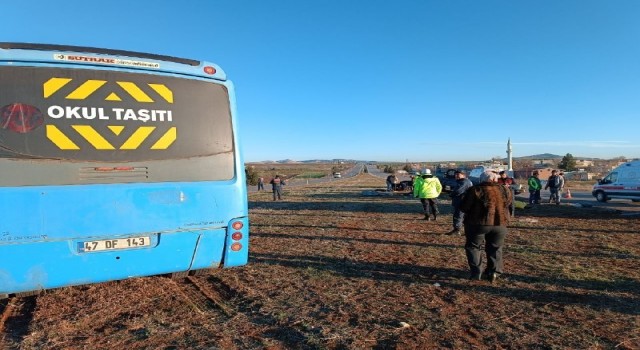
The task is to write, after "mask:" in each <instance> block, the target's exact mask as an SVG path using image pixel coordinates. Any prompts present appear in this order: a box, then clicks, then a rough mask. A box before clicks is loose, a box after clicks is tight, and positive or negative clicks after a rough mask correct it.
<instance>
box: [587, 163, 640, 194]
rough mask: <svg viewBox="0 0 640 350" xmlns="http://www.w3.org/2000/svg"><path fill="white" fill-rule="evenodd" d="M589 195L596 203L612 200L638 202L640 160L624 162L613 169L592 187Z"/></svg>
mask: <svg viewBox="0 0 640 350" xmlns="http://www.w3.org/2000/svg"><path fill="white" fill-rule="evenodd" d="M591 194H592V195H593V196H594V197H596V200H598V202H606V201H608V200H609V199H612V198H619V199H631V200H632V201H634V202H640V160H634V161H631V162H626V163H624V164H621V165H620V166H618V167H617V168H615V169H613V170H612V171H611V172H610V173H609V174H607V176H605V177H604V178H603V179H601V180H598V183H596V184H595V185H593V190H592V191H591Z"/></svg>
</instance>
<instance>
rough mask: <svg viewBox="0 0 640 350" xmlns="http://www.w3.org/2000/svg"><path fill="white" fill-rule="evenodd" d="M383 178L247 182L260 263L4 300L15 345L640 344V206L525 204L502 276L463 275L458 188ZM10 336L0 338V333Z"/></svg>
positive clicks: (254, 256) (255, 258) (8, 340)
mask: <svg viewBox="0 0 640 350" xmlns="http://www.w3.org/2000/svg"><path fill="white" fill-rule="evenodd" d="M383 187H384V179H380V178H375V177H373V176H372V175H369V174H362V175H359V176H358V177H356V178H349V179H342V180H340V181H333V182H331V183H327V184H322V185H314V186H308V187H293V188H287V189H286V190H285V197H284V200H283V201H279V202H272V201H271V197H270V193H269V192H266V193H264V192H262V193H252V194H251V195H250V204H249V206H250V215H251V234H252V236H251V255H250V264H249V265H247V266H245V267H241V268H234V269H228V270H218V271H213V272H211V273H210V274H209V275H203V276H193V277H189V278H187V279H179V280H172V279H170V278H167V277H149V278H137V279H131V280H127V281H120V282H110V283H104V284H98V285H90V286H81V287H71V288H64V289H60V290H54V291H49V292H47V293H46V294H45V295H41V296H38V297H31V298H23V299H20V300H9V301H3V302H2V303H3V304H2V307H3V308H5V309H6V308H12V309H13V310H14V311H13V312H12V313H10V314H11V316H9V317H8V319H7V320H5V321H6V322H5V326H4V329H3V333H2V334H3V337H4V339H3V343H1V344H4V345H5V347H8V348H15V349H434V348H456V349H514V348H515V349H522V348H526V349H531V348H535V349H639V348H640V317H639V315H640V270H639V269H638V265H639V263H640V235H639V234H638V232H639V231H640V224H639V223H640V221H639V220H640V219H639V218H638V216H632V217H629V216H622V215H620V213H618V212H614V211H604V210H601V209H596V208H575V207H572V206H568V205H566V206H565V205H562V206H559V207H558V206H555V205H542V206H539V207H536V208H534V209H526V210H523V211H518V212H517V214H516V215H517V217H516V219H515V220H514V222H513V223H512V225H511V226H510V232H509V235H508V237H507V243H506V247H505V270H506V271H505V275H503V276H501V278H500V279H499V280H498V281H497V282H496V283H494V284H490V283H489V282H486V281H469V280H467V277H468V271H467V264H466V258H465V255H464V251H463V244H464V237H459V236H455V237H452V236H446V235H444V233H445V232H447V231H449V230H450V229H451V208H450V206H449V201H448V200H446V199H443V200H442V201H441V211H442V214H443V215H441V216H440V217H439V218H438V220H437V221H436V222H426V221H423V220H420V219H421V218H422V215H421V214H420V209H421V207H420V204H419V202H417V201H416V200H413V199H410V198H409V197H406V196H403V195H401V194H394V195H386V194H383V193H382V194H380V195H373V194H377V193H376V192H375V191H372V190H374V189H376V188H380V189H382V188H383ZM0 347H1V346H0Z"/></svg>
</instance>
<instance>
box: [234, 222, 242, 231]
mask: <svg viewBox="0 0 640 350" xmlns="http://www.w3.org/2000/svg"><path fill="white" fill-rule="evenodd" d="M243 226H244V224H243V223H242V221H234V222H233V224H231V227H232V228H233V229H234V230H240V229H241V228H242V227H243Z"/></svg>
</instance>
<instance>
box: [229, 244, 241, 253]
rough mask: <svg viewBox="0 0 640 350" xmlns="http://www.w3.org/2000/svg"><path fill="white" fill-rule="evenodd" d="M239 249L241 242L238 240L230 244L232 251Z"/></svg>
mask: <svg viewBox="0 0 640 350" xmlns="http://www.w3.org/2000/svg"><path fill="white" fill-rule="evenodd" d="M240 249H242V244H240V243H238V242H236V243H234V244H232V245H231V250H233V251H234V252H238V251H240Z"/></svg>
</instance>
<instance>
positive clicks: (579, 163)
mask: <svg viewBox="0 0 640 350" xmlns="http://www.w3.org/2000/svg"><path fill="white" fill-rule="evenodd" d="M593 164H594V163H593V161H592V160H586V159H577V160H576V167H578V168H588V167H591V166H593Z"/></svg>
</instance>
